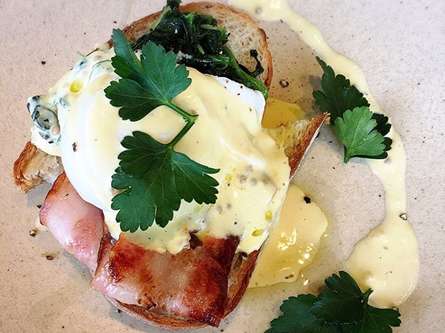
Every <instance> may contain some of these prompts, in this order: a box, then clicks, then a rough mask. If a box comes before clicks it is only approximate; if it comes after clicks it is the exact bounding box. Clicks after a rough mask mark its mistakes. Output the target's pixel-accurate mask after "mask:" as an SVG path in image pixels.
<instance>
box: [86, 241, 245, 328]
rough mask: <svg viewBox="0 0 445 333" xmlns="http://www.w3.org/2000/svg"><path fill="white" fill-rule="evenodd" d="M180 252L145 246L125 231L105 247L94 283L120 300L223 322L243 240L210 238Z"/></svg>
mask: <svg viewBox="0 0 445 333" xmlns="http://www.w3.org/2000/svg"><path fill="white" fill-rule="evenodd" d="M193 243H194V244H191V245H192V247H191V248H189V249H184V250H183V251H181V252H180V253H178V254H176V255H172V254H169V253H162V254H161V253H158V252H155V251H151V250H147V249H144V248H142V247H140V246H138V245H135V244H133V243H131V242H129V241H128V240H127V239H126V238H125V236H121V237H120V239H119V240H118V241H117V243H116V244H115V245H114V246H113V247H111V246H109V245H107V244H105V245H104V246H105V247H106V248H107V249H105V250H104V251H102V253H103V255H102V258H101V259H100V262H99V266H98V269H97V272H96V276H95V278H94V279H93V287H94V288H96V289H98V290H100V291H101V292H102V293H103V294H104V295H106V296H107V297H108V298H112V299H114V300H116V301H118V302H120V303H124V304H129V305H137V306H139V307H142V308H144V309H147V310H148V309H149V310H150V312H153V313H157V314H159V315H164V316H167V317H173V318H176V319H179V320H185V321H188V320H193V321H197V322H201V323H204V324H208V325H212V326H218V324H219V323H220V321H221V319H222V318H223V317H224V315H225V304H226V300H227V290H228V276H229V272H230V267H231V264H232V260H233V257H234V254H235V250H236V247H237V246H238V239H237V238H234V237H231V238H227V239H215V238H212V237H204V238H203V239H202V240H200V241H196V239H195V241H194V242H193Z"/></svg>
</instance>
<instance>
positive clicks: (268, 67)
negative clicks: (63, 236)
mask: <svg viewBox="0 0 445 333" xmlns="http://www.w3.org/2000/svg"><path fill="white" fill-rule="evenodd" d="M181 10H182V11H194V12H199V13H203V14H210V15H212V13H215V12H216V13H219V14H220V15H218V16H222V17H223V16H230V17H232V18H233V17H235V18H236V19H237V20H239V22H240V24H244V25H246V26H248V27H249V28H251V29H254V30H255V31H256V34H257V37H258V39H259V45H260V47H259V48H258V50H257V51H258V52H259V54H260V59H262V65H263V68H264V73H263V75H262V80H263V81H264V83H265V84H266V86H268V87H269V86H270V84H271V82H272V76H273V67H272V56H271V53H270V51H269V48H268V43H267V37H266V33H265V32H264V30H262V29H261V28H260V27H259V26H258V25H257V23H256V22H255V21H254V20H253V19H252V18H251V17H250V16H249V15H247V14H245V13H243V12H240V11H238V10H236V9H234V8H232V7H229V6H227V5H224V4H221V3H211V2H199V3H190V4H187V5H184V6H181ZM159 15H160V13H159V12H158V13H154V14H151V15H149V16H146V17H144V18H141V19H139V20H137V21H135V22H134V23H132V24H131V25H129V26H128V27H126V28H125V29H124V33H125V35H126V36H127V38H129V39H130V40H136V39H138V38H139V37H141V36H142V35H143V34H144V33H145V32H147V30H148V29H149V27H150V25H151V24H152V23H153V22H154V21H155V20H156V19H157V18H158V17H159ZM218 22H219V23H220V24H221V25H224V22H223V20H221V19H218ZM109 43H110V45H111V42H110V41H109ZM234 51H235V50H234ZM325 119H326V115H321V116H319V117H316V118H314V120H312V121H311V123H310V125H309V126H308V129H307V132H306V133H305V135H304V137H303V139H302V140H301V141H300V142H298V143H297V144H296V145H295V147H294V149H293V150H292V155H291V156H289V163H290V166H291V170H292V175H293V174H294V173H295V171H296V169H297V168H298V165H299V163H300V161H301V159H302V158H303V156H304V153H305V151H306V150H307V147H308V146H309V145H310V143H311V140H312V137H313V136H314V133H315V132H316V131H318V129H319V128H320V126H321V125H322V124H323V122H324V121H325ZM41 154H45V153H44V152H43V151H41V150H39V149H38V148H37V147H36V146H35V145H33V144H32V143H31V142H28V143H27V144H26V145H25V148H24V149H23V151H22V152H21V154H20V156H19V158H18V159H17V161H16V162H15V163H14V170H13V173H14V180H15V183H16V184H17V186H19V187H20V188H21V189H22V190H23V191H25V192H26V191H28V190H30V189H31V188H33V187H34V186H37V185H38V184H40V183H41V182H42V181H43V179H42V178H41V177H39V176H38V175H37V177H34V178H33V177H29V175H28V174H27V168H28V167H29V165H30V163H31V161H32V160H33V159H35V158H37V157H38V156H39V155H41ZM101 252H102V251H101ZM259 252H260V251H255V252H253V253H250V254H249V255H247V256H245V255H243V254H238V255H236V256H235V258H234V260H233V262H232V267H231V271H230V276H229V286H228V297H227V302H226V305H225V315H228V314H229V313H230V312H232V311H233V310H234V309H235V308H236V306H237V305H238V303H239V302H240V300H241V298H242V296H243V295H244V293H245V290H246V288H247V286H248V284H249V280H250V277H251V275H252V273H253V271H254V269H255V264H256V261H257V258H258V255H259ZM99 257H100V254H99ZM107 299H108V301H109V302H110V303H111V304H113V305H114V306H115V307H117V308H118V309H120V310H122V311H124V312H126V313H128V314H129V315H131V316H133V317H135V318H137V319H139V320H143V321H145V322H146V323H148V324H150V325H152V326H158V327H162V328H168V329H184V328H198V327H203V326H206V325H205V324H203V323H201V322H196V321H192V320H184V319H180V318H174V317H169V316H166V315H165V314H159V313H156V312H154V311H153V310H150V309H146V308H143V307H140V306H137V305H129V304H123V303H121V302H119V301H117V300H115V299H110V298H107Z"/></svg>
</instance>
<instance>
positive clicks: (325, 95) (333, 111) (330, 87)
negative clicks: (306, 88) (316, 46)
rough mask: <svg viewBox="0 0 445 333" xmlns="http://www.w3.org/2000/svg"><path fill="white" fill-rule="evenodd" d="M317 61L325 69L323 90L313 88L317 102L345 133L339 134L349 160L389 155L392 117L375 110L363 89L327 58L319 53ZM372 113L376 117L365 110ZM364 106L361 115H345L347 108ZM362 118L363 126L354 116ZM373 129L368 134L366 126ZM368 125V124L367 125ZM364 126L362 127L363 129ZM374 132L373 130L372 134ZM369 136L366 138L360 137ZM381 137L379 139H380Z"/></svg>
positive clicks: (340, 132) (345, 159) (334, 123)
mask: <svg viewBox="0 0 445 333" xmlns="http://www.w3.org/2000/svg"><path fill="white" fill-rule="evenodd" d="M317 61H318V63H319V64H320V66H321V68H322V69H323V76H322V78H321V90H316V91H314V92H313V96H314V99H315V103H316V104H317V105H318V107H319V108H320V110H321V111H322V112H326V113H329V114H330V118H331V123H332V124H333V125H334V126H335V127H336V134H337V136H338V134H341V135H342V138H340V137H338V138H339V139H340V141H341V142H342V143H343V144H344V146H345V158H344V161H345V163H346V162H348V161H349V160H350V159H351V158H352V157H363V158H374V159H385V158H387V157H388V153H387V151H388V150H390V149H391V144H392V140H391V139H390V138H388V137H386V135H387V134H388V133H389V131H390V129H391V124H389V122H388V117H386V116H385V115H382V114H379V113H372V112H371V111H370V110H369V106H370V105H369V102H368V100H367V99H366V98H365V97H364V95H363V94H362V92H360V90H358V89H357V87H355V86H354V85H352V84H351V82H350V81H349V80H348V79H347V78H346V77H345V76H344V75H342V74H335V72H334V70H333V69H332V67H331V66H329V65H327V64H326V63H325V62H324V61H323V60H321V59H320V58H318V57H317ZM365 109H366V110H368V112H369V113H370V114H371V118H372V120H366V121H365V119H367V118H368V114H366V116H365V111H363V110H365ZM358 110H360V112H361V116H360V117H359V116H358V115H357V116H351V115H349V119H348V120H346V119H344V116H345V113H346V112H347V111H349V113H350V112H352V113H355V112H356V111H358ZM359 118H361V124H362V126H359V127H357V125H356V124H355V123H354V122H353V120H358V119H359ZM340 119H343V122H342V123H341V125H340V127H341V131H340V130H339V129H338V125H337V124H338V121H340V122H341V120H340ZM374 122H375V125H374V126H372V129H371V130H370V131H368V133H366V134H369V135H365V134H364V132H365V127H366V128H368V127H369V126H370V125H371V124H374ZM365 124H366V125H367V126H364V125H365ZM360 130H361V131H360ZM373 130H375V132H377V133H379V134H380V135H381V136H382V137H384V138H383V141H382V140H380V139H381V137H380V136H377V135H376V134H375V132H373ZM371 133H372V134H371ZM357 135H358V136H359V137H360V139H362V140H365V139H366V140H365V141H366V143H365V142H362V141H360V143H359V140H358V138H357V137H356V136H357ZM377 137H378V139H377ZM345 138H348V139H347V140H348V141H347V142H348V144H345V141H344V139H345Z"/></svg>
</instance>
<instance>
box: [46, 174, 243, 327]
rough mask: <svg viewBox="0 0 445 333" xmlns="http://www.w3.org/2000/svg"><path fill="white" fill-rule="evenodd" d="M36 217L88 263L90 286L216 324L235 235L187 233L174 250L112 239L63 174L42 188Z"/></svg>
mask: <svg viewBox="0 0 445 333" xmlns="http://www.w3.org/2000/svg"><path fill="white" fill-rule="evenodd" d="M40 221H41V223H42V224H43V225H46V226H47V227H48V228H49V230H50V231H51V233H52V234H53V235H54V237H55V238H56V239H57V240H58V241H59V243H60V244H61V245H62V246H63V247H64V249H65V250H66V251H67V252H69V253H71V254H72V255H73V256H75V257H76V258H77V259H78V260H79V261H80V262H82V263H83V264H85V265H86V266H88V268H89V269H90V271H91V273H92V275H93V282H92V285H93V287H94V288H96V289H97V290H99V291H101V292H102V293H103V294H104V295H105V296H106V297H107V298H109V299H112V300H113V301H115V302H119V303H122V304H128V305H136V306H138V307H140V308H142V309H145V310H150V311H151V312H153V313H156V314H158V315H161V316H166V317H170V318H174V319H175V320H184V321H194V322H198V323H202V324H208V325H212V326H217V325H218V324H219V323H220V321H221V319H222V318H223V317H224V315H225V306H226V303H227V293H228V283H229V282H228V281H229V273H230V268H231V265H232V261H233V257H234V255H235V251H236V248H237V246H238V243H239V241H238V238H235V237H229V238H227V239H215V238H212V237H208V236H206V237H203V238H202V239H198V237H197V236H195V235H192V237H191V239H192V240H191V242H190V248H187V249H184V250H183V251H181V252H180V253H178V254H176V255H172V254H169V253H158V252H156V251H151V250H147V249H145V248H143V247H140V246H138V245H135V244H133V243H131V242H129V241H128V240H127V239H126V238H125V236H121V237H120V239H119V240H118V241H117V242H115V241H114V240H113V239H112V238H111V237H110V235H109V233H108V231H107V229H106V227H105V224H104V219H103V214H102V211H101V210H99V209H98V208H96V207H94V206H92V205H90V204H89V203H87V202H85V201H84V200H82V198H81V197H80V196H79V195H78V194H77V192H76V191H75V189H74V188H73V186H72V185H71V183H70V182H69V180H68V178H67V177H66V176H65V174H61V175H60V176H59V178H58V179H57V180H56V182H55V183H54V185H53V187H52V189H51V191H50V192H49V193H48V195H47V197H46V199H45V202H44V204H43V207H42V209H41V211H40Z"/></svg>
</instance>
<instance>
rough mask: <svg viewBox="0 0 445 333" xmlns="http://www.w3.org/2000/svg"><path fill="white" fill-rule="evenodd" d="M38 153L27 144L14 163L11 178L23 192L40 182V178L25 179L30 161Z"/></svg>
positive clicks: (32, 146) (30, 144)
mask: <svg viewBox="0 0 445 333" xmlns="http://www.w3.org/2000/svg"><path fill="white" fill-rule="evenodd" d="M39 153H40V150H39V149H38V148H37V147H36V146H34V145H33V144H32V143H31V142H27V143H26V145H25V147H24V148H23V150H22V152H21V153H20V155H19V157H18V158H17V160H16V161H15V162H14V168H13V177H14V182H15V184H16V185H17V186H18V187H20V189H21V190H22V191H24V192H28V191H29V190H30V189H32V188H33V187H35V186H37V185H39V184H40V183H41V182H42V179H41V178H40V177H35V178H32V177H26V176H25V175H26V170H27V169H28V167H29V165H30V163H31V161H32V160H33V159H34V158H35V157H36V156H37V155H38V154H39Z"/></svg>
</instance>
